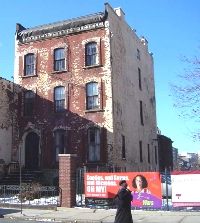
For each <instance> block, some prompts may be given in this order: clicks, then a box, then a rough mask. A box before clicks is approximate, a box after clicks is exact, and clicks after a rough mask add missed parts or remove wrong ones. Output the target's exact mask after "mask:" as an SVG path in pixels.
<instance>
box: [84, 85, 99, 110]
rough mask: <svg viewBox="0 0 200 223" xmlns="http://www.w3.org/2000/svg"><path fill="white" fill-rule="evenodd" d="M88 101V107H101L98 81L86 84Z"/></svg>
mask: <svg viewBox="0 0 200 223" xmlns="http://www.w3.org/2000/svg"><path fill="white" fill-rule="evenodd" d="M86 97H87V98H86V101H87V106H86V108H87V109H88V110H89V109H95V108H99V103H98V83H96V82H91V83H88V84H86Z"/></svg>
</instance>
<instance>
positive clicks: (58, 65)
mask: <svg viewBox="0 0 200 223" xmlns="http://www.w3.org/2000/svg"><path fill="white" fill-rule="evenodd" d="M61 70H65V53H64V49H63V48H58V49H55V50H54V71H61Z"/></svg>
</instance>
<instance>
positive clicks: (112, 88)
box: [12, 3, 158, 183]
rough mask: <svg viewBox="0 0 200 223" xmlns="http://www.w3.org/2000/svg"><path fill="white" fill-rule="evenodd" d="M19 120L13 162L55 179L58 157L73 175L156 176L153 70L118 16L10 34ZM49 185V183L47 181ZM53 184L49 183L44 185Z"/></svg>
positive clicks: (140, 41)
mask: <svg viewBox="0 0 200 223" xmlns="http://www.w3.org/2000/svg"><path fill="white" fill-rule="evenodd" d="M14 78H15V82H16V85H17V86H18V87H17V88H16V93H17V99H16V104H17V106H18V114H17V115H18V118H17V120H16V125H15V127H16V128H18V130H17V131H15V132H14V137H13V139H14V147H13V149H12V161H17V160H19V150H21V162H22V165H23V166H24V167H25V168H28V169H35V168H40V169H42V170H44V171H45V173H46V174H48V175H51V179H53V178H54V177H55V178H56V177H57V176H58V157H59V156H58V154H76V155H77V159H76V160H77V161H76V162H77V164H76V166H77V167H82V166H86V167H88V168H93V167H97V166H99V167H101V166H104V167H105V166H106V167H121V168H123V169H124V170H126V171H156V170H158V160H157V153H158V151H157V141H155V140H153V139H155V138H156V135H157V127H156V105H155V87H154V65H153V57H152V54H151V53H149V52H148V42H147V40H146V39H145V38H144V37H141V38H139V37H137V35H136V34H135V31H134V30H133V29H131V28H130V27H129V25H128V24H127V23H126V21H125V16H124V12H123V11H122V9H121V8H116V9H113V8H111V6H110V5H109V4H107V3H106V4H105V11H104V12H101V13H95V14H91V15H86V16H83V17H79V18H75V19H70V20H65V21H62V22H55V23H52V24H46V25H41V26H36V27H33V28H25V27H23V26H22V25H21V24H17V26H16V41H15V76H14ZM49 179H50V178H49ZM50 183H53V182H50Z"/></svg>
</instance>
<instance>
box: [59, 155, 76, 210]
mask: <svg viewBox="0 0 200 223" xmlns="http://www.w3.org/2000/svg"><path fill="white" fill-rule="evenodd" d="M59 187H60V189H61V197H60V199H61V200H60V201H61V202H60V203H61V207H68V208H71V207H72V206H75V205H76V155H74V154H60V155H59Z"/></svg>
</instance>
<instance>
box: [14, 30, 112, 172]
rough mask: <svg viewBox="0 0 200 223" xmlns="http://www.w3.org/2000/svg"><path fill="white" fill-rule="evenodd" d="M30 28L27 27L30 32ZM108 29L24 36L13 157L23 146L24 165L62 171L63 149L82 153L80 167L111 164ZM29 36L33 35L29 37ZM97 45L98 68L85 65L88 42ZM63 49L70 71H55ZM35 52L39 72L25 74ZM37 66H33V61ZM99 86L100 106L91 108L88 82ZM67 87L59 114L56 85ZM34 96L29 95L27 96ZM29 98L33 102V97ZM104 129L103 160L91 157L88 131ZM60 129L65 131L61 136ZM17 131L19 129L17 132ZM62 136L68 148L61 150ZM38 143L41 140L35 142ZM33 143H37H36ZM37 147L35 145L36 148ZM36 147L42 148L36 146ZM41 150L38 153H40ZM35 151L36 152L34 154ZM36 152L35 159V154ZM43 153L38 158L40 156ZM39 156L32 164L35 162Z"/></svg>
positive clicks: (18, 53)
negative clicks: (107, 123) (57, 52)
mask: <svg viewBox="0 0 200 223" xmlns="http://www.w3.org/2000/svg"><path fill="white" fill-rule="evenodd" d="M25 31H26V30H25ZM106 35H107V34H106V30H105V29H104V28H102V27H97V28H94V29H92V30H87V31H82V32H78V33H73V34H72V35H60V36H57V37H56V38H42V39H41V40H37V39H36V40H29V41H27V42H25V41H24V40H21V39H20V37H19V36H18V37H17V38H18V39H19V41H18V44H17V51H16V52H15V55H16V61H17V64H18V67H17V68H18V69H17V72H16V73H17V80H18V85H19V86H20V87H19V89H18V101H17V103H18V117H17V123H18V129H19V135H18V134H15V136H14V142H15V143H14V144H15V146H16V148H15V149H13V150H12V159H13V160H17V159H18V157H17V156H18V152H17V151H16V150H18V148H19V146H21V148H22V162H23V163H22V165H24V166H25V167H26V168H32V169H34V168H40V169H43V170H55V169H57V170H58V167H59V162H58V161H59V160H58V158H56V157H57V156H58V154H59V153H66V154H77V159H76V166H77V167H82V166H85V165H86V166H88V167H96V166H105V165H107V164H108V153H107V152H108V151H107V128H106V126H105V121H106V120H105V108H106V106H108V105H106V100H107V97H108V95H107V94H106V89H105V88H106V87H105V83H106V81H107V80H106V75H107V70H105V65H106V63H107V62H106V60H105V54H106V50H107V49H108V48H106V43H105V36H106ZM27 39H28V38H27ZM93 42H95V43H96V51H97V61H96V64H95V65H93V66H88V65H87V64H86V55H85V54H86V45H87V44H88V43H93ZM60 48H62V49H64V60H65V69H62V70H59V71H56V70H55V67H54V66H55V57H54V52H55V50H56V49H60ZM27 55H34V61H32V62H31V63H32V64H34V72H33V73H32V74H31V75H26V73H25V70H26V56H27ZM30 66H32V65H30ZM91 82H92V83H93V82H95V83H97V85H98V108H95V109H87V97H86V96H87V95H86V94H87V93H86V86H87V84H88V83H91ZM57 87H63V88H64V91H65V93H64V98H63V100H64V101H65V102H64V104H65V108H64V110H63V111H62V112H55V89H56V88H57ZM27 92H33V94H34V98H33V107H32V109H31V111H29V112H32V113H31V114H29V115H26V100H27V99H26V96H25V94H26V93H27ZM28 100H29V95H28ZM28 102H29V101H28ZM90 128H97V129H98V130H99V132H100V133H99V134H100V136H99V138H100V139H99V142H98V143H99V146H100V149H99V151H100V154H98V155H99V157H100V158H99V159H98V160H97V162H96V161H92V162H91V160H89V158H88V156H89V154H88V131H89V129H90ZM58 131H60V132H61V133H60V134H61V135H60V136H56V134H57V133H56V132H58ZM16 133H17V132H16ZM56 137H57V138H59V137H63V140H61V141H62V142H61V143H63V145H62V146H63V148H62V149H60V148H59V147H58V148H56V143H57V141H58V140H59V139H56ZM36 141H38V142H36ZM33 142H35V145H34V146H33V144H34V143H33ZM33 147H34V148H33ZM35 147H38V148H37V149H35ZM36 150H37V151H36ZM31 153H35V154H31ZM33 156H34V157H35V158H33ZM37 157H38V158H37ZM33 160H35V162H34V163H33V164H31V162H32V161H33Z"/></svg>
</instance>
